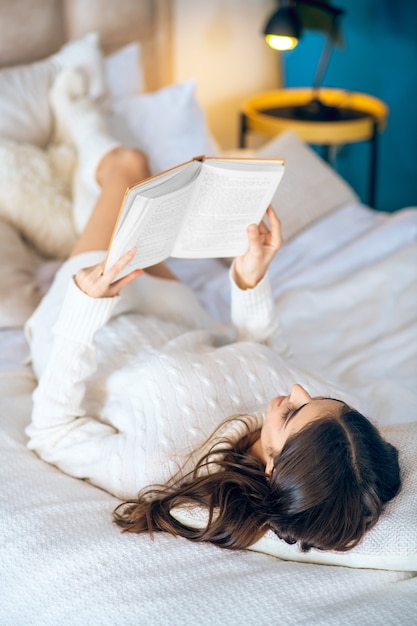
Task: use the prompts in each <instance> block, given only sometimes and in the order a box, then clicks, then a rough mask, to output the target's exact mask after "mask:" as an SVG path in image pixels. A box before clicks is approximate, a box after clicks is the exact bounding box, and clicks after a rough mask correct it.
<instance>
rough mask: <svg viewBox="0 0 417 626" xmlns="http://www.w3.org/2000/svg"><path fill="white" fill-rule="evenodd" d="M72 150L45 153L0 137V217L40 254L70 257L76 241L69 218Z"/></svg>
mask: <svg viewBox="0 0 417 626" xmlns="http://www.w3.org/2000/svg"><path fill="white" fill-rule="evenodd" d="M74 167H75V154H74V151H73V149H71V148H69V147H67V146H64V145H61V146H56V147H53V146H51V147H50V148H49V149H48V150H47V151H46V150H42V149H40V148H38V147H36V146H31V145H27V144H20V143H16V142H12V141H7V140H3V139H0V218H2V219H3V220H5V221H7V222H8V223H9V224H11V225H13V226H14V227H15V228H16V229H17V230H18V232H19V233H20V234H21V235H22V236H23V237H24V238H25V239H26V240H27V241H29V242H30V243H31V244H32V245H33V246H34V247H35V248H36V249H37V250H38V251H39V252H40V253H41V254H42V255H45V256H48V257H52V258H65V257H67V256H68V254H69V252H70V250H71V248H72V246H73V244H74V242H75V238H76V234H75V230H74V226H73V220H72V200H71V185H72V176H73V171H74Z"/></svg>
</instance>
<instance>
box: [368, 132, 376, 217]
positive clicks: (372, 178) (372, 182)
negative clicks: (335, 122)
mask: <svg viewBox="0 0 417 626" xmlns="http://www.w3.org/2000/svg"><path fill="white" fill-rule="evenodd" d="M370 149H371V162H370V171H369V200H368V202H369V206H370V207H372V208H373V209H375V208H376V206H375V196H376V174H377V166H378V122H377V121H375V122H374V124H373V133H372V137H371V148H370Z"/></svg>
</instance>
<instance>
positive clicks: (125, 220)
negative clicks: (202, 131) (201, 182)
mask: <svg viewBox="0 0 417 626" xmlns="http://www.w3.org/2000/svg"><path fill="white" fill-rule="evenodd" d="M200 166H201V164H200V163H199V162H197V161H196V162H190V163H187V164H185V165H184V166H182V167H179V168H174V169H173V170H169V171H168V172H165V173H164V174H163V175H162V176H155V177H153V178H152V179H149V180H147V181H145V182H144V183H143V184H139V185H136V186H135V187H132V188H131V189H129V190H128V193H127V195H126V197H125V199H124V204H123V207H122V209H121V212H120V215H119V220H118V222H117V226H116V228H115V232H114V234H113V239H112V242H111V245H110V247H109V251H108V254H107V259H106V267H109V266H110V265H112V264H113V263H115V262H116V261H117V260H118V259H119V258H120V257H121V256H122V255H123V254H124V253H125V252H127V251H128V250H130V249H131V248H133V247H136V255H135V257H134V258H133V259H132V261H131V262H130V263H129V265H128V266H126V268H125V269H124V270H123V272H122V273H121V274H120V275H119V278H120V277H122V276H124V275H126V274H127V273H128V272H130V271H132V270H133V269H142V268H144V267H149V266H150V265H155V264H156V263H159V262H160V261H163V260H164V259H166V258H168V257H169V256H170V255H171V252H172V249H173V246H174V242H175V239H176V237H177V234H178V231H179V229H180V226H181V222H182V220H183V218H184V215H185V213H186V209H187V206H188V203H189V199H190V197H191V190H192V186H193V183H194V181H195V179H196V178H197V176H198V171H199V169H200Z"/></svg>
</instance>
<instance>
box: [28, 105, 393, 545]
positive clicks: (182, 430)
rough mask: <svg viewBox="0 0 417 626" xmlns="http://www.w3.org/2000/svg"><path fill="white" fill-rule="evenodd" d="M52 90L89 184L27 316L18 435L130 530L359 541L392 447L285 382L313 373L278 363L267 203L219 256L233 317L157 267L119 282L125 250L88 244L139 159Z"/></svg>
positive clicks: (136, 176)
mask: <svg viewBox="0 0 417 626" xmlns="http://www.w3.org/2000/svg"><path fill="white" fill-rule="evenodd" d="M55 96H56V94H55ZM61 96H62V94H61ZM57 100H58V99H57V98H56V97H55V109H56V114H57V120H58V123H59V124H66V126H67V131H68V129H69V131H70V134H71V135H72V137H73V140H74V141H75V144H76V145H77V147H78V149H79V154H80V160H81V165H82V166H83V165H85V168H84V172H87V178H88V176H90V174H88V172H90V173H91V172H95V178H94V180H90V183H98V184H99V186H100V187H101V195H100V196H99V198H98V200H97V203H96V206H95V208H94V210H93V212H92V214H91V216H90V218H89V220H88V222H87V224H86V227H85V229H84V231H83V233H82V234H81V236H80V238H79V240H78V242H77V244H76V245H75V247H74V250H73V252H72V254H71V257H70V259H69V260H68V261H67V262H66V263H65V264H64V265H63V267H62V268H61V269H60V270H59V272H58V273H57V276H56V278H55V281H54V283H53V285H52V287H51V289H50V290H49V292H48V294H47V295H46V296H45V298H44V300H43V301H42V303H41V304H40V306H39V307H38V309H37V310H36V311H35V313H34V315H33V316H32V318H31V319H30V320H29V321H28V324H27V332H28V337H29V339H30V342H31V348H32V359H33V365H34V369H35V372H36V374H37V376H38V378H39V385H38V387H37V389H36V391H35V393H34V397H33V400H34V403H33V414H32V422H31V424H30V426H29V427H28V428H27V434H28V435H29V443H28V446H29V448H30V449H32V450H35V451H36V452H37V453H38V454H39V455H40V456H41V457H42V458H43V459H44V460H46V461H47V462H49V463H53V464H55V465H57V466H58V467H59V468H61V469H62V470H63V471H65V472H67V473H69V474H71V475H73V476H75V477H78V478H82V479H85V480H88V481H89V482H91V483H92V484H95V485H97V486H98V487H101V488H103V489H106V490H107V491H109V492H110V493H113V494H114V495H116V496H118V497H119V498H121V499H123V500H127V502H125V503H124V504H122V505H121V506H120V507H118V508H117V509H116V511H115V513H114V519H115V522H116V523H117V524H118V525H119V526H121V527H122V528H123V529H124V530H127V531H130V532H144V531H149V532H150V533H152V532H153V531H167V532H170V533H172V534H178V535H182V536H184V537H187V538H189V539H191V540H194V541H210V542H212V543H214V544H217V545H219V546H221V547H225V548H231V549H238V548H245V547H247V546H249V545H251V544H252V543H254V542H255V541H256V540H257V539H259V538H260V537H261V536H262V535H263V534H264V533H265V532H266V531H267V530H268V529H269V528H272V529H273V530H274V531H275V532H276V533H277V534H278V535H279V536H280V537H282V538H283V539H284V540H285V541H287V542H289V543H294V542H297V541H298V542H300V545H301V548H302V549H303V550H308V549H309V548H311V547H316V548H319V549H336V550H347V549H349V548H351V547H353V546H354V545H356V544H357V543H358V542H359V541H360V539H361V538H362V536H363V534H364V533H365V532H366V530H368V529H369V528H371V527H372V526H373V525H374V524H375V523H376V521H377V520H378V518H379V516H380V514H381V512H382V510H383V507H384V504H385V503H386V502H387V501H388V500H390V499H391V498H393V497H394V496H395V495H396V493H397V492H398V490H399V488H400V478H399V469H398V459H397V452H396V450H395V449H394V448H393V447H392V446H391V445H390V444H389V443H387V442H385V441H384V440H383V439H382V438H381V436H380V435H379V433H378V431H377V430H376V428H374V426H372V424H371V423H370V422H369V421H368V420H367V419H366V418H365V417H363V416H362V415H361V414H360V413H358V412H356V411H354V410H353V409H351V408H350V407H348V406H347V405H346V404H345V403H344V402H342V401H340V400H336V399H333V398H326V397H323V396H322V395H310V394H309V393H308V392H307V391H306V390H305V389H304V388H303V387H302V386H301V385H299V384H293V383H294V380H295V379H296V378H295V377H296V376H301V378H302V380H303V382H304V383H305V384H306V385H307V386H308V387H309V388H310V389H313V390H314V389H319V388H323V386H324V385H323V383H322V382H321V381H320V380H319V379H317V377H314V376H313V375H311V374H309V373H307V372H302V371H301V370H297V369H296V368H295V367H294V365H292V364H291V361H290V359H289V357H288V349H287V347H286V346H285V342H284V340H283V338H282V336H281V334H280V329H279V324H278V321H277V318H276V315H275V311H274V307H273V301H272V297H271V291H270V286H269V282H268V275H267V270H268V267H269V265H270V263H271V261H272V259H273V257H274V256H275V254H276V252H277V251H278V250H279V248H280V246H281V244H282V241H281V231H280V223H279V220H278V218H277V217H276V215H275V213H274V211H273V209H272V208H271V207H269V208H268V210H267V215H268V218H269V224H270V226H269V228H267V227H266V225H265V224H264V223H262V224H261V225H259V226H257V225H252V226H250V227H249V228H248V240H249V246H248V251H247V252H246V254H244V255H243V256H241V257H238V258H237V259H235V261H234V263H233V265H232V268H231V273H230V277H231V280H230V283H231V302H232V305H231V317H232V322H233V325H232V326H233V327H231V328H229V327H227V328H225V327H220V326H219V325H216V324H215V323H214V322H213V321H212V320H210V319H209V317H208V316H207V314H206V313H205V312H204V310H203V309H202V308H201V306H200V305H199V303H198V301H197V300H196V298H195V297H194V296H193V294H192V293H191V292H190V291H189V290H188V289H187V288H186V287H185V286H184V285H182V284H181V283H180V282H179V281H178V280H176V278H175V276H174V275H173V274H172V273H171V272H170V270H169V269H168V268H167V267H165V266H164V265H158V266H156V267H153V268H149V270H148V271H147V273H146V274H144V273H143V272H142V271H134V272H131V273H130V274H128V275H127V276H125V277H124V278H122V279H120V280H117V279H116V277H117V275H118V274H119V272H120V271H121V269H122V268H124V267H125V266H126V265H127V264H128V263H129V261H130V259H131V257H132V255H133V253H134V251H129V252H128V253H127V254H125V255H124V256H123V257H122V258H121V259H120V260H119V261H118V262H117V263H116V264H115V265H114V266H113V267H110V268H108V269H105V268H104V256H105V252H103V251H105V250H106V248H107V247H108V244H109V241H110V237H111V232H112V229H113V226H114V223H115V219H116V215H117V212H118V208H119V206H120V202H121V200H122V198H123V195H124V193H125V190H126V188H127V187H128V186H131V185H132V184H135V183H137V181H138V180H140V179H142V178H144V177H146V176H147V175H148V169H147V163H146V159H145V157H144V155H143V154H141V153H140V152H138V151H136V150H132V149H127V148H121V147H115V145H114V141H113V139H112V138H110V137H108V136H107V135H106V133H105V131H104V130H103V128H102V125H101V120H100V118H99V116H98V114H97V113H96V111H95V109H94V107H93V106H92V105H91V103H89V102H88V101H87V100H85V99H83V98H78V97H77V98H74V100H71V98H67V99H66V101H65V106H60V107H58V108H59V111H58V110H57V105H56V102H57ZM61 100H62V98H61ZM64 100H65V98H64ZM64 118H65V119H64ZM136 279H137V280H136ZM120 294H121V295H120ZM51 329H53V332H52V333H51ZM290 388H291V391H290V393H289V394H288V395H285V393H286V392H287V391H288V390H289V389H290ZM277 394H278V395H277ZM271 398H272V400H271ZM265 408H266V413H265V416H264V415H263V413H262V412H260V411H263V410H265ZM230 415H232V416H234V417H231V418H228V417H227V416H230ZM213 431H214V434H211V433H212V432H213ZM155 483H158V484H160V485H161V486H159V487H150V488H148V487H147V486H148V485H150V484H155ZM138 492H140V493H139V495H138ZM183 504H198V505H203V506H205V507H208V509H209V523H208V525H207V527H206V528H205V529H203V530H196V529H191V528H188V527H186V526H184V525H183V524H181V523H180V522H178V521H176V520H175V518H174V517H173V516H172V515H171V511H172V510H173V509H174V508H175V507H177V506H180V505H183Z"/></svg>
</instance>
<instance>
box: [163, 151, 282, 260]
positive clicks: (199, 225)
mask: <svg viewBox="0 0 417 626" xmlns="http://www.w3.org/2000/svg"><path fill="white" fill-rule="evenodd" d="M223 164H224V161H223V162H221V167H219V166H217V165H216V163H215V161H214V160H213V164H212V163H211V162H210V161H206V162H204V164H203V167H202V169H201V172H200V176H199V179H198V184H197V186H196V189H195V192H194V194H193V197H192V200H191V202H192V205H193V206H192V207H190V210H189V212H188V215H187V219H186V220H184V223H183V226H182V228H181V232H180V234H179V237H178V240H177V244H176V245H175V247H174V250H173V252H172V256H178V257H183V258H202V257H206V258H207V257H231V256H238V255H240V254H244V252H245V251H246V250H247V248H248V238H247V233H246V229H247V227H248V226H249V224H253V223H259V222H260V221H261V219H262V217H263V215H264V213H265V211H266V209H267V207H268V205H269V204H270V202H271V200H272V198H273V195H274V193H275V191H276V188H277V186H278V184H279V182H280V180H281V178H282V175H283V172H284V165H283V163H282V162H269V163H265V162H259V163H258V164H254V162H253V161H250V162H249V163H244V162H241V163H240V164H238V167H236V168H234V167H233V164H231V165H232V168H231V169H230V168H228V169H226V168H224V165H223Z"/></svg>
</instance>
